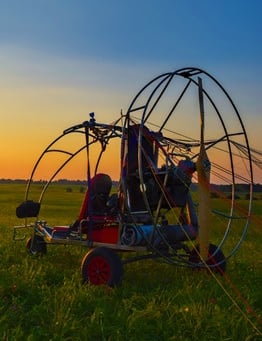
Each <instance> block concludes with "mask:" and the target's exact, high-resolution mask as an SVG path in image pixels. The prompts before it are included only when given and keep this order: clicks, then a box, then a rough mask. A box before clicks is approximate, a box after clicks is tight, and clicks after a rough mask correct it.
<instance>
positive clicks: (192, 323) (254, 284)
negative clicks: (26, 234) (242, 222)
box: [0, 184, 262, 341]
mask: <svg viewBox="0 0 262 341" xmlns="http://www.w3.org/2000/svg"><path fill="white" fill-rule="evenodd" d="M0 186H1V191H0V216H1V221H0V260H1V265H0V339H1V340H21V341H24V340H88V341H89V340H90V341H91V340H94V341H98V340H112V341H116V340H127V341H129V340H130V341H131V340H136V341H140V340H141V341H143V340H150V341H153V340H161V341H162V340H163V341H166V340H181V341H187V340H188V341H194V340H201V341H205V340H206V341H211V340H216V341H220V340H221V341H227V340H228V341H229V340H238V341H248V340H252V341H258V340H262V336H261V335H262V334H261V333H262V324H261V319H262V317H261V313H262V311H261V310H262V309H261V308H262V290H261V288H262V257H261V241H262V237H261V226H262V200H261V197H259V195H258V199H259V200H256V201H254V215H253V220H252V223H251V226H250V229H249V232H248V235H247V237H246V239H245V241H244V242H243V244H242V246H241V248H240V249H239V251H238V252H237V253H236V254H235V255H234V256H233V257H232V258H231V259H230V260H229V262H228V264H227V273H226V275H225V276H223V277H222V276H220V275H211V274H209V273H207V272H206V271H193V270H192V269H189V268H181V267H177V266H173V265H168V264H164V263H161V262H159V261H153V260H150V261H141V262H136V263H131V264H128V265H126V266H125V267H124V277H123V282H122V285H121V286H120V287H117V288H108V287H104V286H99V287H97V286H91V285H85V286H83V285H82V284H81V273H80V265H81V261H82V258H83V256H84V255H85V253H86V252H87V249H86V248H84V247H76V246H51V245H49V246H48V252H47V254H46V255H45V256H44V257H35V258H34V257H30V256H29V255H27V253H26V250H25V241H21V242H14V241H13V230H12V227H13V226H14V225H17V224H21V223H22V222H21V221H19V220H18V219H17V218H16V216H15V208H16V206H17V205H18V204H19V203H20V202H21V201H22V200H23V195H24V190H25V186H24V185H21V184H1V185H0ZM66 187H67V186H66V185H59V186H58V185H57V186H54V187H52V188H51V189H50V191H49V192H48V193H47V199H48V205H47V206H45V207H44V208H43V211H44V212H43V215H45V217H46V219H47V220H48V222H50V224H60V225H62V224H65V223H67V224H68V223H71V222H73V221H74V219H75V218H76V217H77V214H78V211H79V207H80V204H81V201H82V198H83V194H82V193H80V191H79V186H71V185H70V187H72V192H67V191H66ZM40 190H41V186H40V185H39V187H37V186H36V189H35V195H36V197H37V195H38V194H39V193H40ZM215 200H219V199H215ZM242 201H243V204H244V200H239V202H240V204H241V202H242ZM216 204H217V205H220V203H219V201H217V203H216ZM221 205H222V203H221Z"/></svg>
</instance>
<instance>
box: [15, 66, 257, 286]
mask: <svg viewBox="0 0 262 341" xmlns="http://www.w3.org/2000/svg"><path fill="white" fill-rule="evenodd" d="M69 135H73V136H75V137H77V138H81V139H82V145H81V146H80V147H78V148H76V150H74V151H73V152H72V151H70V152H69V151H68V150H67V149H64V148H61V147H60V145H61V144H62V141H63V140H64V139H65V138H66V137H67V136H69ZM115 139H116V140H119V146H120V151H119V163H120V169H121V172H120V178H119V182H118V185H117V189H116V190H115V191H113V192H112V179H111V177H110V175H109V174H107V173H106V172H105V170H103V169H101V167H100V165H101V160H102V159H103V156H104V155H105V153H106V152H107V146H108V145H110V143H111V142H112V141H113V140H115ZM57 146H59V147H57ZM98 147H99V148H98ZM93 150H95V153H96V162H95V164H94V165H93V164H92V162H91V158H92V160H94V152H93ZM84 152H85V153H86V162H85V165H86V173H87V179H86V183H87V190H86V194H85V197H84V200H83V203H82V207H81V209H80V213H79V216H78V218H77V220H76V221H75V222H74V223H71V224H68V225H66V226H64V225H55V226H50V225H49V224H48V223H47V222H46V221H44V220H43V219H42V217H41V216H40V209H41V206H42V201H43V198H44V194H45V192H46V190H47V189H48V187H49V185H50V184H51V183H52V181H53V180H54V179H55V178H56V177H57V176H58V175H59V173H60V171H61V170H62V169H63V168H64V167H65V166H66V165H67V164H68V163H69V162H70V161H71V160H72V159H74V158H75V157H77V156H78V155H79V154H80V153H84ZM50 153H52V154H53V153H54V154H62V155H63V156H64V159H63V162H62V163H61V164H59V165H58V167H57V169H56V170H55V172H54V173H53V174H52V176H51V177H50V179H49V181H48V182H47V183H46V184H45V186H44V187H43V189H42V191H41V194H40V197H39V199H38V200H37V201H32V200H31V198H30V191H31V187H32V186H33V179H34V176H35V173H36V170H37V168H38V167H39V164H40V163H42V162H43V160H44V158H45V156H46V155H47V154H50ZM252 177H253V176H252V162H251V156H250V149H249V144H248V138H247V134H246V131H245V128H244V125H243V122H242V120H241V118H240V115H239V113H238V111H237V108H236V106H235V105H234V103H233V101H232V99H231V98H230V97H229V95H228V93H227V92H226V91H225V89H224V88H223V87H222V86H221V84H220V83H219V82H218V81H217V80H216V79H215V78H214V77H212V76H211V75H210V74H208V73H207V72H205V71H203V70H201V69H198V68H193V67H189V68H183V69H179V70H177V71H174V72H169V73H165V74H161V75H160V76H158V77H156V78H154V79H153V80H151V81H150V82H149V83H148V84H146V85H145V86H144V87H143V88H142V89H141V90H140V91H139V92H138V94H137V95H136V96H135V97H134V99H133V100H132V102H131V104H130V106H129V108H128V110H127V112H126V114H124V115H123V114H122V115H121V117H120V118H119V119H118V120H117V121H116V122H114V123H113V124H106V123H101V122H97V120H96V117H95V116H94V113H91V114H90V119H89V120H88V121H85V122H83V123H81V124H78V125H75V126H73V127H70V128H68V129H66V130H65V131H64V132H63V133H62V134H61V135H60V136H59V137H58V138H56V139H55V140H54V141H53V142H52V143H51V144H49V145H48V147H47V148H46V149H45V150H44V151H43V153H42V154H41V156H40V157H39V159H38V160H37V162H36V164H35V166H34V168H33V171H32V174H31V177H30V180H29V182H28V185H27V190H26V195H25V201H24V202H23V203H22V204H21V205H20V206H19V207H18V208H17V216H18V217H19V218H25V220H26V221H25V224H24V225H22V226H16V227H15V228H14V239H20V238H19V236H18V234H19V232H18V231H19V230H20V229H24V228H29V229H32V231H33V233H32V235H31V237H30V239H29V240H28V241H27V245H26V247H27V250H28V252H29V253H30V254H38V253H40V254H43V253H46V252H47V245H48V244H70V245H71V244H72V245H73V244H75V245H84V246H86V247H87V248H88V249H89V250H88V252H87V253H86V255H85V256H84V258H83V260H82V266H81V271H82V278H83V282H90V283H92V284H95V285H98V284H108V285H109V286H115V285H117V284H119V283H120V282H121V279H122V275H123V265H124V264H126V263H128V262H132V261H137V260H140V259H146V258H160V259H163V260H164V261H165V262H168V263H171V264H176V265H181V266H186V267H192V268H208V269H209V270H210V271H217V272H221V273H223V272H224V271H225V268H226V261H227V259H228V258H230V257H231V256H232V255H233V254H234V253H235V252H236V250H237V249H238V248H239V246H240V244H241V242H242V240H243V238H244V237H245V234H246V232H247V229H248V224H249V219H250V213H251V202H252V181H253V180H252ZM240 185H241V186H245V188H246V189H247V191H246V193H247V198H246V200H248V208H247V209H246V210H243V208H241V207H240V205H238V203H237V200H236V191H237V188H238V186H240ZM221 199H223V200H221ZM219 202H220V203H219ZM221 202H222V204H221ZM29 218H35V221H34V222H33V223H28V219H29ZM68 218H69V220H70V217H68ZM222 250H223V251H222ZM121 251H128V254H130V257H125V258H124V259H121ZM133 251H135V256H133V254H134V252H133ZM138 252H141V254H138ZM126 254H127V253H126V252H125V255H126Z"/></svg>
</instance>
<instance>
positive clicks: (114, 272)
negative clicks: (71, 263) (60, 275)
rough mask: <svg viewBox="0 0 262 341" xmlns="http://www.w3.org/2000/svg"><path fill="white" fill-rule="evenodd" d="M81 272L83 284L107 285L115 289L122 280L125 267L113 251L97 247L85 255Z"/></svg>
mask: <svg viewBox="0 0 262 341" xmlns="http://www.w3.org/2000/svg"><path fill="white" fill-rule="evenodd" d="M81 271H82V278H83V283H88V282H89V283H91V284H93V285H102V284H107V285H109V286H110V287H114V286H116V285H118V284H120V282H121V280H122V275H123V266H122V262H121V260H120V258H119V256H118V255H117V254H116V253H115V252H114V251H113V250H111V249H108V248H106V247H97V248H95V249H92V250H90V251H89V252H88V253H87V254H86V255H85V257H84V258H83V261H82V265H81Z"/></svg>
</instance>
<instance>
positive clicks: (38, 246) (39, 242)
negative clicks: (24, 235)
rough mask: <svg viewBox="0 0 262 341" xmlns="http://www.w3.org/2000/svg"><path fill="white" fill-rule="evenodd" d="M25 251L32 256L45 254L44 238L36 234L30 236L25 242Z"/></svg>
mask: <svg viewBox="0 0 262 341" xmlns="http://www.w3.org/2000/svg"><path fill="white" fill-rule="evenodd" d="M26 249H27V252H28V253H29V254H30V255H32V256H37V255H44V254H46V251H47V249H46V242H45V241H44V238H43V237H41V236H38V235H34V236H33V237H30V238H29V239H28V240H27V242H26Z"/></svg>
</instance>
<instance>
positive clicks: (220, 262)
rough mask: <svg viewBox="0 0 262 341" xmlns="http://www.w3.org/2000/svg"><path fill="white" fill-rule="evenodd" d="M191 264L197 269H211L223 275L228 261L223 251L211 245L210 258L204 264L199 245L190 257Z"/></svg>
mask: <svg viewBox="0 0 262 341" xmlns="http://www.w3.org/2000/svg"><path fill="white" fill-rule="evenodd" d="M189 262H190V263H191V264H192V267H195V268H209V269H211V270H212V271H214V272H219V273H221V274H223V273H224V272H225V271H226V259H225V256H224V254H223V252H222V250H221V249H219V248H218V247H217V246H216V245H213V244H210V245H209V249H208V258H207V259H206V260H205V262H203V261H202V260H201V259H200V253H199V245H197V246H196V247H195V248H194V249H193V250H192V251H191V252H190V255H189Z"/></svg>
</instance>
